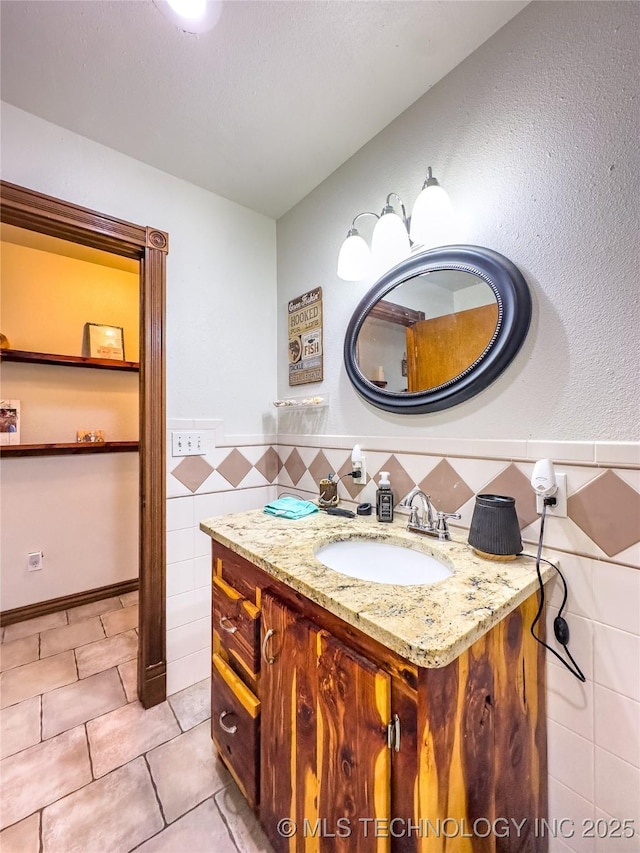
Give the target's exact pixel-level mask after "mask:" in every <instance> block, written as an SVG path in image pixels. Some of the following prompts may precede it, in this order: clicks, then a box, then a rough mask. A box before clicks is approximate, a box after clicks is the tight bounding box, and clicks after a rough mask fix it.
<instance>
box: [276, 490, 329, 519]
mask: <svg viewBox="0 0 640 853" xmlns="http://www.w3.org/2000/svg"><path fill="white" fill-rule="evenodd" d="M264 511H265V512H266V513H268V514H269V515H277V516H280V517H281V518H304V516H305V515H311V514H312V513H314V512H318V507H317V506H316V505H315V504H312V503H311V501H303V500H300V498H294V497H290V496H288V495H285V496H284V497H281V498H278V499H277V500H275V501H271V503H268V504H267V505H266V506H265V508H264Z"/></svg>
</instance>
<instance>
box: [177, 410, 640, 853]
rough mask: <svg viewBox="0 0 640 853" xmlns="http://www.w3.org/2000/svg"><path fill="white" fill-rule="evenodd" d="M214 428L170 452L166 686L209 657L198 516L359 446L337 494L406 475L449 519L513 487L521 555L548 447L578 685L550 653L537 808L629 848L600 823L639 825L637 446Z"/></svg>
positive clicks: (533, 534) (555, 593) (337, 467)
mask: <svg viewBox="0 0 640 853" xmlns="http://www.w3.org/2000/svg"><path fill="white" fill-rule="evenodd" d="M183 428H184V427H183ZM219 438H220V436H219V435H218V441H217V442H215V444H217V446H214V442H213V441H212V442H211V446H210V447H208V448H207V453H206V454H205V456H203V457H186V459H182V460H179V459H175V458H172V457H169V458H168V469H167V494H168V501H167V685H168V693H169V694H172V693H174V692H176V691H178V690H181V689H183V688H184V687H186V686H188V685H189V684H193V683H195V682H197V681H199V680H201V679H203V678H205V677H206V676H207V674H208V670H209V666H210V639H209V635H210V596H211V585H210V540H209V538H208V537H206V536H205V535H204V534H202V533H200V531H199V529H198V524H199V521H200V519H202V518H206V517H210V516H214V515H221V514H224V513H228V512H237V511H242V510H245V509H254V508H258V507H260V506H263V505H264V504H265V503H266V502H267V501H269V500H271V499H272V498H273V497H275V496H276V495H277V494H279V493H282V492H288V493H292V494H299V495H300V496H302V497H306V498H314V497H315V496H317V488H318V487H317V483H318V481H319V480H320V479H321V478H322V477H325V476H326V475H327V473H329V472H330V471H331V472H336V473H337V474H338V476H342V475H343V474H345V473H346V472H347V471H348V470H349V469H350V457H351V448H352V447H353V444H354V443H359V444H360V445H361V446H362V448H363V452H364V453H365V454H366V460H367V474H368V477H370V478H372V479H371V480H370V481H369V482H368V483H367V485H366V486H365V487H363V488H361V489H355V488H354V486H353V483H352V481H351V480H350V479H344V480H342V481H341V482H340V485H339V493H340V495H341V499H342V503H343V505H345V506H349V505H355V504H357V503H360V502H362V501H373V500H374V497H375V489H376V482H377V479H378V474H379V472H380V471H381V470H385V471H389V472H390V474H391V483H392V487H393V489H394V491H395V495H396V500H397V501H399V500H400V499H401V498H402V497H404V495H406V494H407V492H409V490H410V489H411V488H413V486H415V485H419V486H420V487H421V488H422V489H423V490H424V491H426V492H427V493H428V494H430V495H431V496H432V500H433V502H434V504H435V506H436V507H437V508H438V509H442V510H445V511H448V512H460V513H461V515H462V519H461V521H460V522H457V523H458V524H459V525H460V526H462V527H463V528H468V526H469V524H470V521H471V516H472V513H473V507H474V502H475V495H476V494H478V493H482V492H494V493H498V494H509V495H513V496H514V497H515V498H516V505H517V511H518V517H519V520H520V526H521V531H522V538H523V541H524V543H525V551H526V552H528V553H534V549H535V545H536V544H537V539H538V534H539V526H540V522H539V516H538V514H537V511H536V507H535V496H534V494H533V492H532V490H531V486H530V483H529V480H530V477H531V473H532V470H533V466H534V464H535V462H536V461H537V460H538V459H540V458H543V457H550V458H552V459H553V460H554V463H555V465H556V470H557V471H558V472H564V473H566V474H567V490H568V517H567V518H563V519H558V518H551V517H549V518H548V520H547V525H546V529H545V546H546V553H547V554H548V555H549V556H550V558H551V559H556V560H558V562H559V564H560V566H561V568H562V570H563V572H564V574H565V576H566V578H567V581H568V583H569V598H568V606H567V618H568V621H569V625H570V629H571V651H572V654H573V655H574V657H575V658H576V660H577V661H578V662H579V664H580V666H581V667H582V669H583V670H584V672H585V675H586V676H587V681H586V683H584V684H581V683H580V682H578V681H577V680H575V679H574V678H573V676H571V674H570V673H569V672H567V671H566V670H565V669H564V668H563V667H562V665H561V664H560V663H559V662H558V661H557V660H556V659H555V658H553V657H552V656H550V655H549V657H548V659H549V667H548V679H547V680H548V685H547V700H548V701H547V712H548V717H549V772H550V779H549V801H550V816H551V818H555V819H556V820H558V821H560V820H562V819H565V822H564V823H563V824H561V825H560V824H559V826H561V833H562V834H561V835H560V836H559V837H558V838H557V839H556V842H557V844H558V848H559V849H560V847H562V849H563V850H565V849H566V850H570V851H576V852H577V851H586V853H590V852H591V851H593V852H594V853H595V851H600V850H605V849H606V850H609V849H611V850H613V851H618V850H620V851H621V853H623V851H626V850H629V851H631V850H633V851H637V850H639V849H640V836H638V835H636V836H635V837H634V838H632V839H628V840H626V839H616V838H614V837H611V832H613V831H614V830H615V823H612V822H611V821H612V819H619V820H625V819H631V820H634V821H635V828H636V831H637V830H638V828H639V827H640V813H639V812H640V808H639V806H638V804H639V803H640V444H638V443H630V442H623V443H617V442H610V443H609V442H594V443H590V442H543V441H471V440H463V439H452V440H449V441H446V440H442V439H430V438H424V439H420V438H395V437H394V438H391V437H387V438H381V437H379V436H378V437H362V436H358V437H355V436H322V435H287V436H285V435H280V437H279V439H276V437H275V436H265V437H263V436H243V437H228V438H227V440H226V441H225V442H224V444H222V443H221V442H220V440H219ZM190 460H197V461H194V462H192V461H190ZM185 463H186V464H185ZM203 463H204V464H203ZM550 593H551V594H550V607H549V618H550V619H552V618H553V616H555V615H556V614H557V608H558V607H559V605H560V603H561V600H562V595H561V589H560V585H559V584H558V583H557V582H554V583H553V585H552V587H551V588H550ZM585 821H600V823H599V824H598V828H599V830H600V831H601V832H602V831H604V830H607V831H609V833H610V837H609V838H608V839H606V841H605V840H603V839H602V838H599V837H597V835H596V834H595V832H594V836H595V837H593V838H589V837H586V834H587V833H586V830H587V829H588V826H589V825H588V824H586V823H584V822H585ZM607 821H608V822H609V823H607ZM605 845H606V846H605Z"/></svg>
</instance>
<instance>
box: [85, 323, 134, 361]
mask: <svg viewBox="0 0 640 853" xmlns="http://www.w3.org/2000/svg"><path fill="white" fill-rule="evenodd" d="M85 340H86V352H85V355H88V356H89V357H90V358H111V359H114V360H116V361H124V360H125V358H124V331H123V328H122V326H104V325H102V324H101V323H85Z"/></svg>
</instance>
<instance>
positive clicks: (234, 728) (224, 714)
mask: <svg viewBox="0 0 640 853" xmlns="http://www.w3.org/2000/svg"><path fill="white" fill-rule="evenodd" d="M229 714H233V711H223V712H222V713H221V714H220V717H219V719H218V722H219V723H220V728H221V729H222V731H223V732H226V733H227V734H228V735H234V734H235V733H236V732H237V731H238V727H237V726H227V725H225V722H224V718H225V717H228V716H229Z"/></svg>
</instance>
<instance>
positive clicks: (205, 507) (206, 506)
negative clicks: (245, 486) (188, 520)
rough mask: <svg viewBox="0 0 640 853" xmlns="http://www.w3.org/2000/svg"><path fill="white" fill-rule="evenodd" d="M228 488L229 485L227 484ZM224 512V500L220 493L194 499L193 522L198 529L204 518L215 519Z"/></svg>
mask: <svg viewBox="0 0 640 853" xmlns="http://www.w3.org/2000/svg"><path fill="white" fill-rule="evenodd" d="M227 486H228V483H227ZM223 512H224V498H223V495H222V494H221V493H220V492H211V493H209V494H204V495H195V496H194V498H193V520H194V524H195V525H196V527H197V526H198V524H199V523H200V522H201V521H202V519H203V518H213V517H214V516H216V515H222V513H223Z"/></svg>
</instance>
